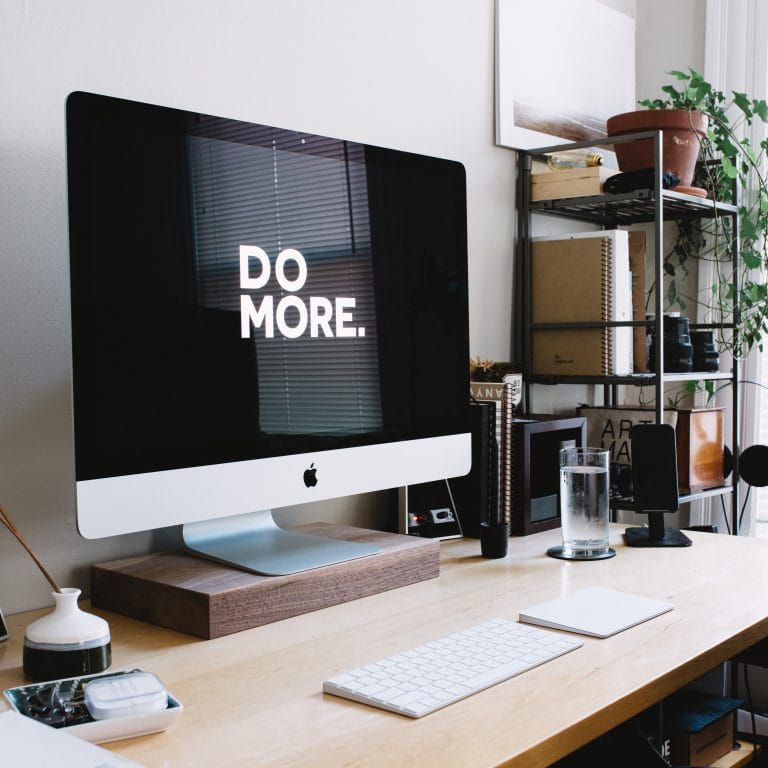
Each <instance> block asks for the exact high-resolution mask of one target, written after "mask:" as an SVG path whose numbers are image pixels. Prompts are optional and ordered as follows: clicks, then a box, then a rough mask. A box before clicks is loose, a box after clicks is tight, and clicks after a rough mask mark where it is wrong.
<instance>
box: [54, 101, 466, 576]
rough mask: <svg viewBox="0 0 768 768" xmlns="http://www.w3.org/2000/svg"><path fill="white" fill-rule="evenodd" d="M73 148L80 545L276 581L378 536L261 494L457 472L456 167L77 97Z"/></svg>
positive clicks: (462, 278)
mask: <svg viewBox="0 0 768 768" xmlns="http://www.w3.org/2000/svg"><path fill="white" fill-rule="evenodd" d="M67 163H68V192H69V227H70V260H71V312H72V348H73V414H74V444H75V467H76V497H77V524H78V529H79V531H80V533H81V534H82V535H83V536H85V537H87V538H98V537H104V536H112V535H116V534H123V533H128V532H132V531H140V530H148V529H155V528H159V527H165V526H171V525H177V524H183V525H184V540H185V542H186V544H187V545H188V546H190V547H192V548H197V549H199V551H200V552H201V553H202V554H204V555H206V556H209V557H213V558H215V559H221V560H225V561H232V562H235V563H237V564H238V565H240V566H241V567H244V568H246V569H248V570H253V571H256V572H260V573H266V574H281V573H291V572H295V571H300V570H306V569H308V568H314V567H317V566H320V565H325V564H329V563H333V562H338V561H342V560H346V559H350V558H355V557H360V556H366V555H369V554H373V553H375V552H376V551H377V548H376V547H368V546H367V545H362V544H359V545H358V544H352V546H350V545H349V543H347V542H337V541H334V540H331V539H326V538H322V537H306V536H303V535H302V534H297V533H295V532H292V531H285V530H283V529H281V528H279V527H278V526H277V525H276V524H275V522H274V520H273V518H272V515H271V510H272V509H273V508H277V507H283V506H288V505H295V504H302V503H307V502H313V501H317V500H320V499H329V498H334V497H341V496H345V495H350V494H357V493H362V492H368V491H374V490H380V489H386V488H394V487H398V486H403V485H411V484H414V483H420V482H425V481H428V480H434V479H437V478H446V477H452V476H459V475H463V474H466V473H467V472H468V471H469V468H470V466H469V464H470V453H471V452H470V423H469V383H468V359H469V351H468V310H467V246H466V182H465V173H464V169H463V166H462V165H461V164H460V163H458V162H455V161H449V160H443V159H436V158H431V157H424V156H420V155H416V154H411V153H407V152H400V151H395V150H389V149H383V148H380V147H375V146H369V145H365V144H360V143H355V142H351V141H344V140H340V139H332V138H327V137H323V136H317V135H313V134H310V133H303V132H299V131H291V130H283V129H280V128H274V127H270V126H267V125H259V124H253V123H248V122H242V121H238V120H230V119H225V118H219V117H214V116H211V115H205V114H197V113H194V112H187V111H182V110H178V109H170V108H165V107H159V106H153V105H147V104H141V103H137V102H130V101H126V100H122V99H116V98H111V97H106V96H100V95H95V94H88V93H82V92H76V93H72V94H70V96H69V98H68V101H67ZM313 539H315V540H314V541H313ZM318 540H319V541H318Z"/></svg>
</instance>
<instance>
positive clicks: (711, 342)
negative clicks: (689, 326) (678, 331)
mask: <svg viewBox="0 0 768 768" xmlns="http://www.w3.org/2000/svg"><path fill="white" fill-rule="evenodd" d="M691 343H692V344H693V370H694V371H707V372H714V371H719V370H720V354H719V353H718V351H717V347H716V346H715V332H714V331H691Z"/></svg>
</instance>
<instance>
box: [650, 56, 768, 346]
mask: <svg viewBox="0 0 768 768" xmlns="http://www.w3.org/2000/svg"><path fill="white" fill-rule="evenodd" d="M668 74H669V75H670V76H671V77H673V78H674V82H673V83H671V84H669V85H665V86H663V87H662V89H661V90H662V92H663V93H664V94H665V98H662V99H647V100H644V101H641V102H640V104H641V106H644V107H646V108H648V109H686V110H689V111H696V112H701V113H703V114H705V115H706V116H707V117H708V119H709V124H708V128H707V134H706V136H705V137H704V138H703V139H702V141H701V151H700V153H699V161H700V162H699V166H698V167H699V170H698V172H697V176H696V179H695V181H694V184H696V185H697V186H700V187H703V188H705V189H706V190H707V194H708V197H709V198H710V199H713V200H715V201H719V202H728V203H730V202H732V201H733V199H734V191H737V192H738V198H737V199H738V201H739V202H738V205H739V212H740V218H739V231H738V232H733V231H732V228H733V219H732V217H730V216H726V215H719V214H718V213H717V207H715V214H716V215H715V216H714V217H713V218H711V219H702V220H698V221H684V222H681V223H680V224H679V225H678V230H679V231H678V237H677V238H676V239H675V241H674V243H673V245H672V248H671V250H670V251H669V252H668V253H667V254H665V261H664V270H665V274H666V276H667V288H666V294H665V299H666V304H667V305H668V307H669V308H670V309H673V308H675V307H677V308H679V309H680V310H681V311H685V310H686V308H687V302H688V301H693V302H696V303H699V304H703V305H704V306H705V307H706V308H707V314H708V315H710V316H711V317H712V319H713V321H714V322H717V323H722V324H727V323H729V322H731V323H737V324H738V333H737V334H736V336H735V337H734V336H730V337H729V338H725V337H722V336H721V338H720V339H719V341H720V344H721V347H722V348H728V349H729V350H730V351H731V353H732V354H733V355H734V356H735V357H737V358H742V357H744V356H745V355H746V354H748V353H749V351H750V350H751V349H752V348H753V347H755V346H757V347H758V348H759V349H760V350H762V349H763V340H764V338H765V336H766V334H768V285H766V279H765V274H766V268H767V267H768V239H767V238H766V234H768V181H766V171H765V159H766V150H767V149H768V139H766V138H763V139H762V140H760V141H759V142H758V143H757V145H756V146H753V144H752V142H751V140H750V138H749V137H748V136H747V135H745V131H746V129H747V128H748V127H749V126H751V125H752V124H753V123H754V122H756V121H757V122H760V123H764V124H765V123H768V103H767V102H766V100H765V99H754V98H750V97H749V96H747V95H746V94H744V93H738V92H735V91H734V92H732V93H731V95H730V96H729V97H726V96H725V94H723V92H722V91H719V90H717V89H715V88H713V86H712V85H711V84H710V83H709V82H707V81H706V80H705V79H704V78H703V77H702V76H701V75H700V74H699V73H698V72H696V71H695V70H693V69H688V71H687V72H682V71H678V70H675V71H672V72H669V73H668ZM736 239H738V245H739V249H740V256H741V264H742V269H741V270H740V273H739V274H737V275H734V274H733V270H732V266H731V265H732V261H731V259H732V255H733V251H732V249H733V244H734V241H735V240H736ZM694 258H695V259H700V260H707V261H711V262H712V263H713V264H714V266H715V279H714V281H713V283H712V285H711V287H710V289H709V292H708V293H705V294H704V295H702V294H699V293H698V292H697V293H696V294H695V295H694V296H690V295H687V294H686V292H685V288H684V285H685V282H686V278H687V277H688V275H689V264H690V260H691V259H694ZM734 283H735V284H736V285H737V286H738V288H739V291H740V299H741V301H740V313H739V314H740V317H737V318H734V315H733V311H734V302H733V299H734ZM734 338H735V341H734Z"/></svg>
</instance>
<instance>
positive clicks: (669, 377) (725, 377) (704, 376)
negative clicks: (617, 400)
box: [528, 371, 733, 387]
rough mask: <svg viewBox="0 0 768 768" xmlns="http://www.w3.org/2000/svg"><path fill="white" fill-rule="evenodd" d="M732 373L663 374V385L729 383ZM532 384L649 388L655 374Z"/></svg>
mask: <svg viewBox="0 0 768 768" xmlns="http://www.w3.org/2000/svg"><path fill="white" fill-rule="evenodd" d="M732 377H733V374H732V373H726V372H723V371H717V372H707V371H690V372H687V373H665V374H664V383H665V384H670V383H678V384H679V383H683V382H686V381H700V380H706V381H730V380H731V379H732ZM528 380H529V381H530V382H531V383H532V384H592V385H601V384H627V385H630V386H635V387H650V386H654V385H655V384H656V374H655V373H651V372H647V373H629V374H627V375H625V376H554V375H546V376H542V375H532V376H529V377H528Z"/></svg>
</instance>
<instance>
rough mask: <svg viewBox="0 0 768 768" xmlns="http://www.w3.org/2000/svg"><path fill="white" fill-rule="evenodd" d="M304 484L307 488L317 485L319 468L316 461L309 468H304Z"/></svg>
mask: <svg viewBox="0 0 768 768" xmlns="http://www.w3.org/2000/svg"><path fill="white" fill-rule="evenodd" d="M304 485H306V486H307V488H314V487H315V486H316V485H317V470H316V469H315V462H314V461H313V462H312V463H311V464H310V465H309V469H305V470H304Z"/></svg>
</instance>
